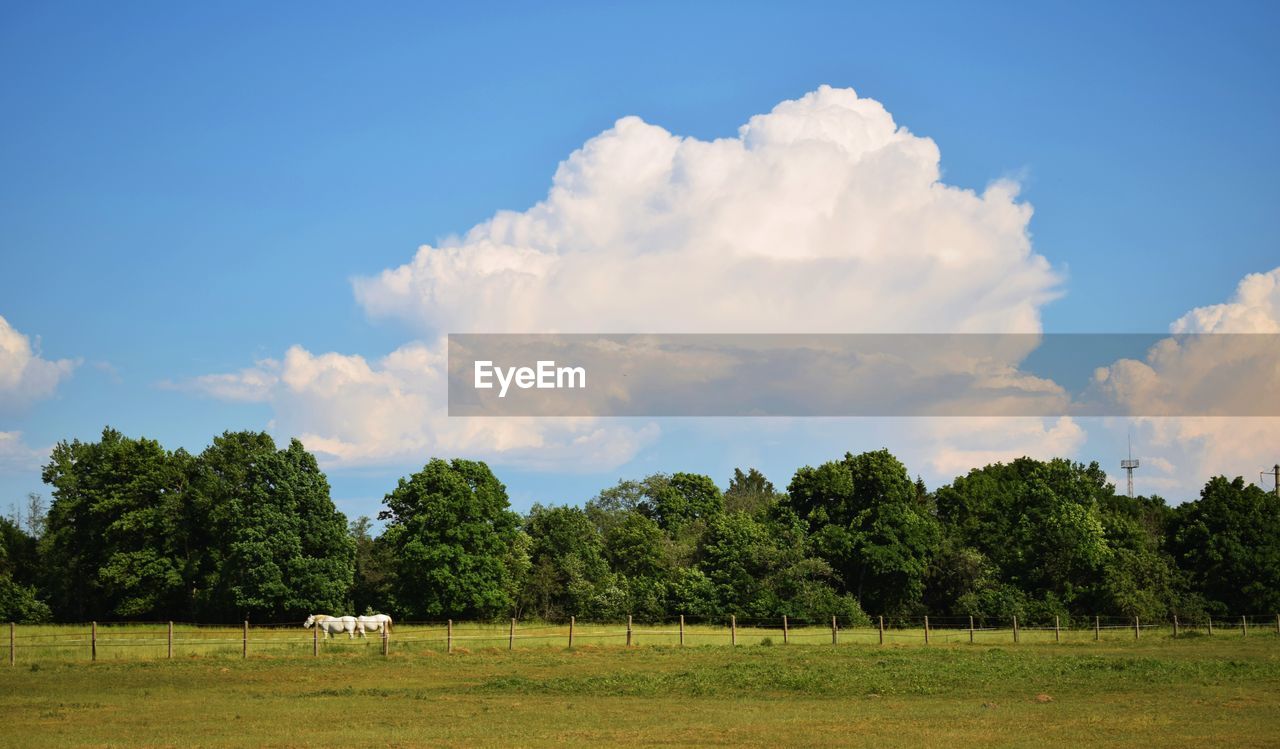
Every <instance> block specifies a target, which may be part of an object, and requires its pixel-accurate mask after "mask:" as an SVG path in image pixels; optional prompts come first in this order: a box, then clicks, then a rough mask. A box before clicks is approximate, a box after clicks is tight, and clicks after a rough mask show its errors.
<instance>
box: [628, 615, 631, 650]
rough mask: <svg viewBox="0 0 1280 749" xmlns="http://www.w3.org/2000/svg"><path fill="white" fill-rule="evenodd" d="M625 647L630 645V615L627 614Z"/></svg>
mask: <svg viewBox="0 0 1280 749" xmlns="http://www.w3.org/2000/svg"><path fill="white" fill-rule="evenodd" d="M627 647H631V615H630V614H627Z"/></svg>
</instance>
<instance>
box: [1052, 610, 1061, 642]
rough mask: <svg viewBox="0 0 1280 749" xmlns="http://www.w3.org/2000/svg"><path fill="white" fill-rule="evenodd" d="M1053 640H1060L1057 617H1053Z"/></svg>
mask: <svg viewBox="0 0 1280 749" xmlns="http://www.w3.org/2000/svg"><path fill="white" fill-rule="evenodd" d="M1053 641H1054V642H1062V629H1061V627H1060V626H1059V622H1058V617H1057V616H1054V617H1053Z"/></svg>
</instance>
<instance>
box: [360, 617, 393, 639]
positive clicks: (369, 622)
mask: <svg viewBox="0 0 1280 749" xmlns="http://www.w3.org/2000/svg"><path fill="white" fill-rule="evenodd" d="M383 627H386V628H387V632H390V631H391V617H389V616H387V615H386V614H372V615H370V616H362V617H360V636H361V637H364V633H365V632H381V631H382V628H383Z"/></svg>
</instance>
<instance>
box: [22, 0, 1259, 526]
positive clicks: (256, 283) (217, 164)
mask: <svg viewBox="0 0 1280 749" xmlns="http://www.w3.org/2000/svg"><path fill="white" fill-rule="evenodd" d="M1046 5H1047V4H1027V3H990V4H982V5H979V6H977V7H960V6H959V5H958V4H954V3H939V4H920V3H915V4H905V3H874V4H871V3H868V4H861V3H859V4H853V3H832V4H795V3H788V4H786V5H785V6H783V5H782V4H778V5H765V4H734V5H732V6H730V5H726V4H688V3H679V4H664V3H646V4H642V5H641V4H637V5H635V6H633V7H630V8H624V7H616V6H611V7H603V6H601V5H597V4H582V5H575V4H563V5H558V6H556V7H555V8H551V9H548V8H538V7H532V6H530V7H520V6H515V5H511V6H503V5H492V6H480V5H478V4H468V5H467V6H466V7H465V8H463V7H462V6H461V5H458V6H454V5H448V6H431V5H426V4H405V5H404V6H401V7H396V6H392V5H386V6H382V7H379V8H377V9H376V10H373V11H371V12H368V13H364V14H354V13H352V12H351V11H350V10H349V7H343V6H341V5H338V4H332V5H330V4H320V3H308V4H296V5H291V6H286V5H277V6H273V7H271V8H264V7H263V6H262V5H261V4H249V3H243V4H241V3H220V4H217V5H216V7H215V6H189V7H185V8H175V7H173V6H171V5H167V4H160V3H119V4H111V5H110V6H107V5H102V4H89V3H83V4H64V3H41V4H28V5H17V4H13V3H10V4H7V5H6V6H5V7H4V8H3V9H0V66H2V67H3V69H4V70H5V71H6V74H5V75H4V76H2V77H0V99H2V100H3V102H4V110H5V111H6V113H7V116H6V117H5V118H4V119H3V121H2V122H0V136H2V137H0V174H2V175H3V177H0V316H3V317H4V318H5V319H6V320H7V321H8V323H9V324H10V325H11V326H12V327H13V328H14V329H16V330H17V331H20V332H21V333H22V334H24V335H27V336H29V337H30V338H31V339H32V340H33V341H35V340H36V338H37V337H38V340H39V348H40V351H41V355H42V356H43V357H44V358H46V359H49V360H59V359H72V360H79V361H80V362H81V363H80V364H79V365H78V366H77V367H76V368H75V370H74V372H73V373H72V374H71V375H70V376H69V377H68V378H66V379H65V380H63V381H62V382H60V383H59V385H58V387H57V390H56V394H54V395H52V396H51V397H47V398H42V399H38V400H33V401H32V402H31V403H28V404H20V405H19V406H17V407H13V408H10V409H9V410H8V411H5V412H0V431H17V432H21V433H22V439H23V441H24V442H25V444H27V445H29V446H33V447H40V446H47V445H49V444H51V443H53V442H54V441H56V440H58V439H62V438H71V437H79V438H92V437H93V436H94V435H95V434H96V433H97V432H99V431H100V430H101V428H102V426H103V425H104V424H111V425H113V426H115V427H117V428H120V429H122V430H124V431H126V432H128V433H131V434H144V435H148V436H152V437H156V438H158V439H160V440H161V441H163V442H164V443H165V444H166V445H168V446H171V447H177V446H185V447H187V448H188V449H193V450H198V449H200V448H201V447H203V446H204V445H205V444H207V441H208V439H209V437H210V436H211V435H212V434H214V433H217V432H220V431H222V430H223V429H233V428H265V427H266V426H267V424H268V423H269V422H270V421H271V420H272V409H271V407H270V406H269V405H266V404H263V403H244V402H227V401H225V400H218V399H214V398H209V397H205V396H202V395H200V394H198V393H193V392H191V391H190V390H185V389H173V388H165V387H162V386H160V384H161V383H165V382H169V383H181V382H183V381H187V380H190V379H191V378H197V377H200V376H203V375H207V374H210V373H221V372H234V371H237V370H240V369H242V368H245V367H249V366H252V365H253V363H254V362H255V361H256V360H259V359H263V358H274V359H279V358H280V357H282V356H283V355H284V352H285V351H286V350H287V349H288V348H289V347H290V346H294V345H299V346H302V347H304V348H305V349H307V350H310V351H313V352H329V351H335V352H343V353H344V354H348V355H361V356H364V357H368V358H371V359H373V358H378V357H381V356H384V355H386V354H387V353H388V352H390V351H392V350H393V349H395V348H396V347H398V346H400V345H402V344H403V343H404V342H405V341H407V340H410V339H412V338H414V337H415V336H416V335H418V332H417V331H416V329H415V327H414V326H413V325H412V324H410V323H408V322H406V321H404V320H402V319H396V318H394V317H392V318H385V317H381V318H377V319H373V318H371V316H370V315H369V314H367V312H366V310H365V309H364V308H362V306H361V304H360V303H358V301H357V299H356V297H355V295H354V294H353V293H352V287H351V280H352V279H353V278H355V277H364V276H372V275H374V274H377V273H379V272H381V271H382V270H384V269H387V268H394V267H396V266H399V265H401V264H403V263H406V262H408V261H409V260H410V259H411V258H412V256H413V253H414V251H415V249H416V248H417V247H418V246H419V245H422V244H427V243H435V242H437V241H438V240H440V239H441V238H443V237H447V236H449V235H451V234H456V233H460V232H464V231H466V230H467V229H469V228H470V227H472V226H473V225H475V224H477V223H479V222H481V221H484V220H485V219H486V218H488V217H489V216H491V215H492V214H493V213H494V212H495V211H497V210H499V209H512V210H517V211H520V210H524V209H526V208H528V207H529V206H531V205H533V204H534V203H535V202H537V201H538V200H541V199H542V198H544V197H545V196H546V194H547V190H548V187H549V185H550V184H551V179H552V175H553V174H554V173H555V171H556V168H557V165H558V164H559V163H560V162H561V161H562V160H564V159H565V158H566V157H568V155H569V154H570V153H571V152H573V151H574V150H575V149H577V148H579V147H581V146H582V145H583V143H584V142H586V141H588V140H589V139H591V138H592V137H593V136H595V135H597V134H599V133H601V132H602V131H604V130H606V129H608V128H610V127H611V126H612V125H613V123H614V122H615V121H616V120H617V119H618V118H620V117H623V116H625V115H637V116H639V117H641V118H643V119H644V120H645V121H646V122H649V123H653V124H656V125H660V126H661V127H663V128H665V129H666V130H668V131H670V132H671V133H675V134H679V135H683V136H692V137H695V138H699V139H703V140H710V139H714V138H722V137H733V136H734V135H735V134H736V133H737V128H738V127H739V126H740V125H742V124H743V123H744V122H746V121H747V120H748V118H750V117H751V116H752V115H755V114H759V113H764V112H768V111H769V110H770V109H772V108H773V107H774V106H775V105H777V104H778V103H779V102H781V101H784V100H787V99H795V98H798V97H801V96H803V95H804V94H805V93H807V92H810V91H813V90H814V89H816V88H818V86H819V85H822V84H829V85H831V86H835V87H850V88H853V89H855V90H856V91H857V92H858V94H859V96H862V97H869V98H872V99H875V100H877V101H879V102H881V103H882V104H883V105H884V106H885V107H886V108H887V109H888V111H889V112H891V113H892V115H893V117H894V119H895V120H896V121H897V122H898V123H899V124H900V125H903V126H905V127H907V128H909V129H910V130H911V131H912V132H913V133H915V134H917V135H922V136H927V137H929V138H932V139H933V140H934V141H935V142H936V143H937V145H938V147H939V149H940V151H941V165H942V170H943V179H944V180H945V181H946V182H947V183H948V184H951V185H956V186H960V187H967V188H973V189H976V190H982V189H983V188H984V186H986V185H987V184H989V183H990V182H991V181H993V180H995V179H999V178H1002V177H1014V178H1017V179H1018V180H1019V181H1020V182H1021V183H1022V193H1021V199H1023V200H1025V201H1027V202H1029V203H1030V204H1032V205H1034V207H1035V215H1034V218H1032V219H1031V222H1030V225H1029V227H1030V228H1029V231H1030V236H1031V240H1032V242H1033V245H1034V249H1035V252H1036V253H1038V254H1039V255H1042V256H1043V257H1045V258H1046V259H1047V260H1048V261H1049V262H1050V263H1051V264H1052V266H1053V267H1054V268H1055V269H1056V270H1057V271H1058V272H1059V273H1060V274H1061V275H1062V276H1063V278H1064V281H1063V283H1062V291H1063V292H1064V293H1063V294H1062V296H1061V297H1060V298H1058V299H1056V300H1055V301H1053V302H1051V303H1048V304H1047V305H1045V306H1044V307H1043V308H1042V309H1041V317H1042V320H1043V325H1044V329H1045V330H1048V331H1053V332H1094V331H1098V332H1112V331H1117V332H1118V331H1140V332H1150V331H1156V332H1158V331H1163V330H1165V329H1166V328H1167V327H1168V325H1169V324H1170V323H1171V322H1172V321H1174V320H1175V319H1177V318H1179V317H1180V316H1182V315H1183V314H1184V313H1186V312H1187V311H1188V310H1190V309H1192V308H1196V307H1200V306H1203V305H1210V304H1216V303H1221V302H1224V301H1226V300H1228V299H1229V298H1230V297H1231V295H1232V293H1233V290H1234V289H1235V288H1236V285H1237V283H1239V282H1240V280H1241V279H1242V278H1243V277H1244V276H1246V275H1247V274H1250V273H1258V272H1264V271H1269V270H1271V269H1272V268H1274V267H1275V266H1277V265H1280V262H1277V261H1278V260H1280V252H1277V247H1276V237H1277V234H1278V231H1277V230H1278V229H1280V226H1278V224H1280V214H1278V213H1277V212H1276V211H1275V209H1274V206H1275V205H1277V203H1278V202H1280V200H1278V198H1280V188H1278V187H1277V182H1276V180H1275V178H1274V174H1275V171H1276V167H1277V166H1280V152H1278V149H1280V145H1277V139H1276V138H1275V133H1276V132H1278V131H1280V87H1277V86H1276V84H1275V71H1276V70H1277V69H1280V59H1277V58H1278V57H1280V52H1277V47H1276V45H1275V39H1276V34H1277V31H1280V23H1278V21H1280V11H1278V10H1277V6H1276V5H1275V4H1272V3H1228V4H1220V5H1217V6H1215V7H1213V8H1212V9H1209V8H1207V7H1205V6H1202V5H1193V4H1180V3H1132V4H1124V7H1116V5H1117V4H1103V3H1097V4H1092V3H1071V4H1066V3H1063V4H1055V5H1054V6H1053V7H1045V6H1046ZM723 428H724V429H727V430H732V431H734V432H735V433H737V434H739V435H744V434H745V435H750V434H751V433H753V432H756V431H757V427H756V426H753V425H752V423H751V422H749V421H741V422H735V423H734V424H733V425H726V426H724V427H723ZM875 437H876V428H875V427H871V428H870V432H869V435H868V438H867V439H868V444H865V445H864V444H845V443H843V442H841V440H840V439H839V438H838V437H835V436H832V435H829V434H823V429H821V428H818V429H815V430H811V431H809V432H806V433H805V434H804V435H803V438H800V439H794V440H791V439H785V440H780V439H778V438H774V437H769V436H767V435H761V436H759V437H755V436H746V437H742V436H738V437H735V438H734V439H725V440H709V439H707V438H706V434H705V433H704V432H699V431H698V430H697V429H696V428H694V426H692V425H688V424H681V423H679V422H675V423H667V424H663V432H662V436H661V437H660V438H658V439H657V440H656V441H655V442H653V443H651V444H649V445H648V446H647V447H645V448H644V449H642V450H640V451H638V453H637V454H636V455H635V456H634V457H633V458H632V459H630V460H629V461H627V462H626V463H624V464H622V465H619V466H611V467H610V468H608V469H606V470H601V471H590V470H587V471H585V472H581V471H579V472H564V471H556V470H552V471H538V470H529V469H526V468H521V467H518V466H505V467H503V466H501V465H499V468H498V471H499V474H500V476H502V478H504V480H505V481H506V482H507V483H508V485H509V486H510V488H511V490H512V494H513V498H514V502H515V504H516V505H517V507H520V508H523V507H526V506H527V505H528V503H529V502H531V501H534V500H542V501H580V500H581V499H583V498H585V497H587V496H590V494H591V493H592V492H593V491H594V490H596V489H598V488H600V487H602V486H604V485H607V484H609V483H612V482H613V481H614V480H616V479H617V478H618V477H619V476H638V475H643V474H644V473H647V472H649V471H651V470H679V469H690V470H701V471H706V472H709V473H711V474H712V475H713V476H715V477H716V478H718V479H719V480H721V481H723V480H724V479H725V476H726V474H727V473H728V472H729V471H730V470H731V468H732V467H733V466H734V465H745V464H748V463H750V464H755V465H761V466H762V467H764V468H765V469H766V472H767V473H769V474H770V475H771V477H772V478H774V480H775V482H776V483H779V484H785V483H786V480H787V477H788V475H789V473H790V471H792V470H794V468H795V467H796V466H798V465H800V464H803V463H808V462H815V461H819V460H824V459H827V458H830V457H835V456H838V455H839V454H841V453H843V451H844V450H846V449H855V450H856V449H860V448H870V447H879V446H880V445H878V444H869V443H870V442H872V441H874V439H875ZM1108 439H1109V438H1103V437H1090V440H1089V441H1088V442H1087V443H1085V446H1084V447H1083V448H1081V449H1080V450H1079V453H1078V455H1077V457H1081V458H1085V459H1100V460H1104V462H1110V459H1111V458H1112V457H1116V456H1114V455H1113V454H1112V453H1111V452H1110V448H1111V447H1112V446H1113V442H1114V440H1111V441H1108ZM889 446H890V448H891V449H893V448H894V447H895V445H893V444H890V445H889ZM422 457H423V459H425V458H426V457H428V456H426V455H423V456H422ZM1117 459H1118V457H1117ZM496 462H499V463H500V461H496ZM412 467H413V466H412V465H411V464H410V463H409V461H407V460H400V461H399V462H398V463H396V462H393V464H388V465H361V466H347V467H341V466H340V467H335V468H333V469H331V470H330V479H331V482H332V483H333V485H334V496H335V497H336V498H338V499H339V500H340V501H341V506H342V507H343V509H344V510H346V511H348V512H349V513H355V512H369V513H372V512H376V509H377V500H378V499H379V498H380V497H381V495H382V494H383V493H384V492H385V491H387V490H388V489H389V488H390V487H391V486H393V485H394V481H395V478H396V477H398V476H400V475H402V474H403V473H405V471H406V470H409V469H411V468H412ZM29 490H36V491H42V490H43V487H42V486H41V485H40V483H39V476H38V471H33V470H30V469H29V468H26V469H21V470H17V469H15V470H10V471H8V472H7V473H5V474H4V475H0V507H2V506H4V505H7V503H8V501H10V500H11V499H16V498H19V497H21V496H22V495H23V494H25V492H26V491H29Z"/></svg>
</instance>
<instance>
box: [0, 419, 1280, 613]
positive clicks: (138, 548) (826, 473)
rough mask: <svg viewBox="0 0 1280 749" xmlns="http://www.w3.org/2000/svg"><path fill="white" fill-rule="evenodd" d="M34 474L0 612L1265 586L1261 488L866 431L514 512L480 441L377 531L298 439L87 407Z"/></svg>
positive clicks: (888, 600)
mask: <svg viewBox="0 0 1280 749" xmlns="http://www.w3.org/2000/svg"><path fill="white" fill-rule="evenodd" d="M44 479H45V481H46V483H48V484H49V485H50V486H51V487H52V503H51V505H50V506H49V508H48V512H47V515H46V514H45V512H44V509H43V504H42V501H41V499H40V498H39V497H35V496H33V497H31V498H30V499H29V507H30V508H31V509H30V511H29V512H28V516H27V519H26V522H25V523H19V522H10V521H8V520H0V619H9V620H17V621H42V620H48V619H51V618H52V619H62V620H86V619H99V620H102V619H165V618H169V619H186V620H196V621H236V620H240V619H242V618H251V619H254V620H256V621H287V620H291V619H301V618H302V617H303V616H305V615H306V614H307V613H311V612H313V611H329V612H335V613H337V612H351V613H365V612H367V611H374V610H377V611H384V612H387V613H390V614H392V615H393V616H396V617H397V618H408V619H443V618H446V617H450V618H456V619H463V618H482V619H487V618H500V617H507V616H519V617H533V618H541V619H546V620H563V619H565V618H567V617H569V616H576V617H578V618H579V619H598V620H618V619H621V618H625V617H627V616H631V617H634V618H635V619H636V620H637V621H653V620H661V619H667V618H670V617H673V616H675V615H678V614H683V615H685V616H686V617H687V618H689V619H691V620H693V621H697V620H698V619H722V618H724V617H727V616H728V615H730V614H733V615H736V616H737V617H738V618H739V619H740V620H752V619H770V620H773V619H777V618H779V617H781V616H783V615H786V616H788V617H790V618H791V619H793V620H795V621H826V620H828V619H829V618H830V617H831V616H838V617H840V619H841V620H842V621H844V622H847V623H859V622H865V621H866V620H867V614H883V615H887V616H890V617H893V616H918V615H920V614H925V613H928V614H932V615H943V616H945V615H952V616H968V615H972V616H976V617H1008V616H1011V615H1017V616H1020V617H1023V618H1024V619H1026V620H1030V621H1036V620H1048V619H1049V618H1050V617H1053V616H1073V615H1074V616H1093V615H1095V614H1102V615H1123V616H1135V615H1136V616H1141V617H1142V618H1144V619H1146V620H1158V619H1162V618H1165V617H1168V616H1170V615H1174V614H1177V615H1179V616H1182V617H1183V618H1184V619H1186V620H1193V619H1196V618H1198V617H1202V616H1204V615H1206V614H1214V615H1219V616H1223V615H1228V614H1242V613H1244V614H1267V613H1273V612H1276V611H1280V499H1278V498H1277V497H1276V496H1275V495H1274V494H1272V493H1269V492H1265V491H1263V490H1262V489H1260V488H1258V487H1257V486H1253V485H1250V484H1246V483H1245V482H1244V481H1243V480H1242V479H1239V478H1237V479H1235V480H1228V479H1226V478H1224V477H1216V478H1213V479H1211V480H1210V481H1209V482H1208V483H1207V484H1206V485H1205V488H1204V490H1203V492H1202V493H1201V497H1200V498H1199V499H1198V500H1196V501H1192V502H1187V503H1185V504H1183V505H1180V506H1178V507H1172V508H1171V507H1169V506H1167V505H1166V504H1165V502H1164V501H1163V500H1162V499H1160V498H1159V497H1135V498H1130V497H1127V496H1123V495H1118V494H1117V493H1116V492H1115V488H1114V487H1113V486H1112V485H1111V484H1109V483H1107V481H1106V476H1105V474H1104V473H1103V471H1102V470H1101V469H1100V468H1099V467H1098V465H1097V464H1090V465H1082V464H1079V463H1074V462H1071V461H1068V460H1062V459H1055V460H1049V461H1040V460H1033V459H1030V458H1020V459H1018V460H1015V461H1012V462H1010V463H1008V464H1004V463H996V464H993V465H989V466H986V467H984V468H978V469H974V470H972V471H970V472H969V473H968V474H967V475H965V476H960V477H958V478H956V479H955V480H954V481H952V482H951V483H950V484H948V485H946V486H943V487H941V488H939V489H937V490H936V491H934V492H930V491H928V490H927V488H926V487H925V486H924V484H923V482H921V481H919V480H918V479H917V480H912V478H911V474H910V473H909V472H908V470H907V468H906V466H904V465H903V464H902V463H901V462H900V461H899V460H898V459H897V458H895V457H894V456H893V455H891V454H890V453H889V452H888V451H886V450H878V451H874V452H866V453H861V454H858V455H854V454H851V453H850V454H846V455H845V456H844V457H843V458H842V459H840V460H835V461H830V462H827V463H823V464H821V465H819V466H817V467H816V468H815V467H810V466H805V467H803V468H800V469H799V470H798V471H796V473H795V475H794V476H793V477H792V479H791V481H790V483H789V484H788V486H787V490H786V491H785V492H781V491H778V490H777V489H776V488H775V486H774V485H773V483H771V482H770V481H769V480H768V479H767V478H766V477H765V476H763V475H762V474H761V473H760V472H759V471H756V470H755V469H748V470H747V471H745V472H744V471H742V470H736V471H735V472H734V475H733V476H732V477H731V478H730V481H729V485H728V487H727V488H726V489H725V490H724V491H721V489H720V487H718V486H717V485H716V483H715V482H714V481H713V480H712V479H711V478H710V477H707V476H702V475H698V474H692V473H673V474H654V475H651V476H648V477H645V478H643V479H640V480H633V481H621V482H619V483H618V484H617V485H615V486H612V487H609V488H607V489H604V490H603V491H601V492H600V493H599V494H598V495H597V496H595V497H594V498H592V499H591V500H589V501H588V502H587V503H586V504H585V506H583V507H573V506H544V505H540V504H535V505H534V506H533V507H532V508H531V509H530V511H529V513H528V514H527V515H525V516H523V517H522V516H520V515H519V514H517V513H515V512H512V511H511V509H510V506H509V501H508V498H507V492H506V487H505V486H503V484H502V483H501V482H500V481H499V480H498V478H497V477H496V476H494V474H493V473H492V471H490V470H489V467H488V466H487V465H485V464H484V463H480V462H476V461H469V460H453V461H444V460H438V459H435V460H431V461H429V462H428V463H427V464H426V465H425V466H424V467H423V468H422V470H420V471H418V472H416V473H414V474H412V475H411V476H408V477H406V478H402V479H401V480H400V481H399V483H398V485H397V486H396V487H395V488H394V489H393V490H392V491H391V492H390V493H389V494H387V496H386V498H385V499H384V504H385V509H384V511H383V512H382V513H381V515H380V519H381V520H383V521H385V526H384V527H383V529H382V532H381V534H378V533H377V528H376V527H375V524H374V523H373V521H371V520H370V519H369V518H366V517H361V518H357V519H356V520H354V521H351V522H348V521H347V519H346V518H345V517H343V516H342V514H341V513H339V512H338V511H337V510H336V509H335V507H334V505H333V502H332V501H331V500H330V497H329V485H328V481H327V480H326V478H325V476H324V474H323V473H322V472H321V471H320V469H319V467H318V465H317V463H316V460H315V457H314V456H312V455H311V453H309V452H307V450H306V449H305V448H304V447H303V446H302V444H301V443H299V442H298V441H297V440H294V441H291V442H290V444H289V445H288V446H287V447H285V448H283V449H279V448H277V446H276V445H275V443H274V442H273V441H272V439H271V438H270V437H269V436H267V435H266V434H262V433H253V432H236V433H230V432H229V433H226V434H223V435H221V436H219V437H216V438H215V439H214V440H213V443H212V444H211V445H210V446H209V447H208V448H207V449H206V450H204V452H202V453H200V454H199V455H195V456H193V455H190V454H188V453H186V452H184V451H183V450H177V451H173V452H170V451H167V450H165V449H164V448H163V447H162V446H161V445H160V444H159V443H157V442H155V441H153V440H148V439H133V438H129V437H125V436H124V435H122V434H120V433H119V432H116V431H115V430H112V429H106V430H104V431H103V433H102V438H101V439H100V440H99V441H97V442H90V443H84V442H79V441H73V442H63V443H60V444H58V445H57V446H56V447H55V448H54V450H53V453H52V455H51V456H50V460H49V463H48V465H47V466H46V467H45V469H44ZM15 520H17V518H15ZM24 525H25V527H23V526H24Z"/></svg>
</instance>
